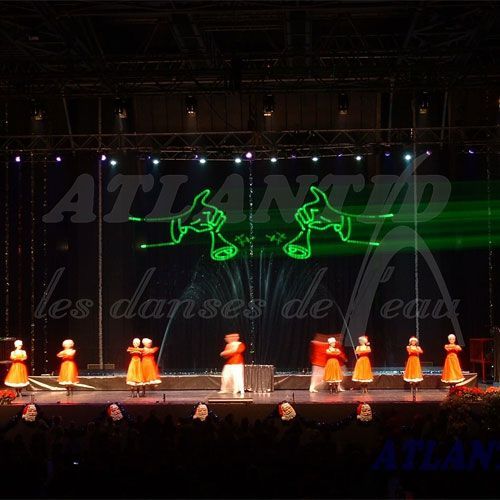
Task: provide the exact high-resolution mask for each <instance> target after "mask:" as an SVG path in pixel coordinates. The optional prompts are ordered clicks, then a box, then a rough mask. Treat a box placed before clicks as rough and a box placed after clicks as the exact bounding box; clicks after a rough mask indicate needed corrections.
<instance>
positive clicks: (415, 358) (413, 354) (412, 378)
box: [403, 337, 424, 401]
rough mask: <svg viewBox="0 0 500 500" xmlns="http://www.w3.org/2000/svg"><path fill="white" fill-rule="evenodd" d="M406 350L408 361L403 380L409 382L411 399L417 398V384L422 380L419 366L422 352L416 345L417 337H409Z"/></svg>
mask: <svg viewBox="0 0 500 500" xmlns="http://www.w3.org/2000/svg"><path fill="white" fill-rule="evenodd" d="M406 351H407V352H408V361H407V362H406V366H405V372H404V374H403V380H404V381H405V382H408V383H409V384H410V389H411V395H412V398H413V401H416V399H417V384H418V383H419V382H422V380H424V377H423V375H422V368H421V366H420V355H421V354H423V352H424V351H423V350H422V348H421V347H420V346H419V345H418V339H417V337H410V340H409V341H408V345H407V346H406Z"/></svg>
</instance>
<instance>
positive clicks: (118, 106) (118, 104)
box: [115, 99, 128, 120]
mask: <svg viewBox="0 0 500 500" xmlns="http://www.w3.org/2000/svg"><path fill="white" fill-rule="evenodd" d="M115 115H116V116H117V117H118V118H120V119H121V120H126V119H127V116H128V113H127V107H126V106H125V101H123V99H116V100H115Z"/></svg>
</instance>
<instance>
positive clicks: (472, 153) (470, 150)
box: [467, 149, 476, 155]
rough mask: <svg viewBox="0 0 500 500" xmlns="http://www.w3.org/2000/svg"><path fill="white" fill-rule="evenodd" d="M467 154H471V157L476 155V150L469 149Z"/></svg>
mask: <svg viewBox="0 0 500 500" xmlns="http://www.w3.org/2000/svg"><path fill="white" fill-rule="evenodd" d="M467 153H469V154H470V155H475V154H476V151H475V150H474V149H469V150H467Z"/></svg>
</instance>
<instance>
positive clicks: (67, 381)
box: [57, 339, 78, 396]
mask: <svg viewBox="0 0 500 500" xmlns="http://www.w3.org/2000/svg"><path fill="white" fill-rule="evenodd" d="M62 346H63V350H62V351H60V352H58V353H57V357H58V358H61V359H62V362H61V368H60V370H59V378H58V379H57V382H58V383H59V384H60V385H63V386H65V387H66V395H67V396H71V395H72V394H73V390H74V387H75V385H77V384H78V367H77V365H76V363H75V356H76V350H75V349H74V347H75V343H74V342H73V341H72V340H71V339H67V340H65V341H64V342H63V343H62Z"/></svg>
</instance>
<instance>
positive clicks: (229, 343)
mask: <svg viewBox="0 0 500 500" xmlns="http://www.w3.org/2000/svg"><path fill="white" fill-rule="evenodd" d="M224 340H225V341H226V347H225V349H224V350H223V351H222V352H221V353H220V355H221V357H223V358H224V359H225V360H226V364H225V365H224V368H223V369H222V377H221V388H220V391H219V393H231V392H232V393H233V394H238V393H240V394H241V395H242V396H244V395H245V381H244V363H245V361H244V358H243V353H244V352H245V349H246V347H245V344H244V343H243V342H240V335H239V334H238V333H230V334H229V335H226V336H225V337H224Z"/></svg>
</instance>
